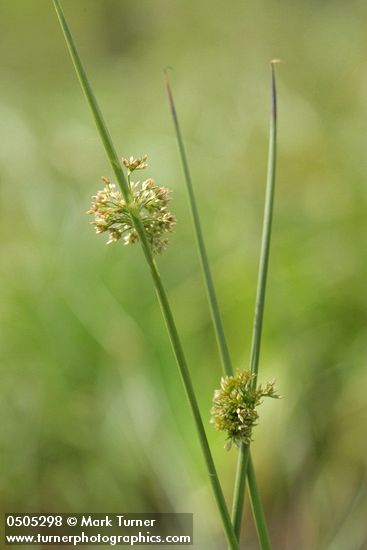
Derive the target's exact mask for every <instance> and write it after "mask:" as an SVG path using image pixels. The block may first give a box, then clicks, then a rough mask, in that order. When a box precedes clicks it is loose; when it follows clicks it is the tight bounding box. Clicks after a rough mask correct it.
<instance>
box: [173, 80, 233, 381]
mask: <svg viewBox="0 0 367 550" xmlns="http://www.w3.org/2000/svg"><path fill="white" fill-rule="evenodd" d="M164 77H165V85H166V89H167V93H168V99H169V104H170V107H171V113H172V119H173V123H174V127H175V132H176V138H177V143H178V148H179V152H180V157H181V162H182V167H183V171H184V176H185V181H186V188H187V192H188V196H189V203H190V210H191V215H192V220H193V223H194V228H195V236H196V242H197V246H198V251H199V258H200V263H201V267H202V271H203V275H204V281H205V287H206V291H207V295H208V300H209V306H210V312H211V316H212V320H213V325H214V330H215V336H216V339H217V344H218V349H219V353H220V357H221V361H222V366H223V371H224V373H225V374H227V375H229V376H230V375H232V374H233V367H232V361H231V358H230V355H229V350H228V345H227V341H226V337H225V334H224V328H223V323H222V318H221V314H220V311H219V306H218V300H217V296H216V292H215V289H214V283H213V277H212V274H211V271H210V267H209V260H208V254H207V251H206V246H205V241H204V236H203V232H202V229H201V223H200V216H199V211H198V207H197V203H196V198H195V193H194V187H193V185H192V180H191V176H190V170H189V164H188V162H187V157H186V152H185V147H184V143H183V139H182V134H181V129H180V125H179V122H178V117H177V112H176V107H175V103H174V100H173V94H172V89H171V86H170V83H169V80H168V74H167V69H166V70H165V72H164Z"/></svg>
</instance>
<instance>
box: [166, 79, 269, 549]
mask: <svg viewBox="0 0 367 550" xmlns="http://www.w3.org/2000/svg"><path fill="white" fill-rule="evenodd" d="M164 77H165V78H164V80H165V86H166V89H167V93H168V99H169V104H170V108H171V113H172V119H173V124H174V128H175V133H176V138H177V143H178V149H179V153H180V157H181V162H182V167H183V172H184V176H185V182H186V188H187V192H188V197H189V203H190V209H191V215H192V219H193V223H194V228H195V235H196V241H197V245H198V252H199V258H200V262H201V267H202V271H203V276H204V282H205V287H206V290H207V295H208V300H209V306H210V311H211V315H212V320H213V325H214V331H215V335H216V339H217V344H218V348H219V354H220V357H221V362H222V368H223V371H224V373H225V374H227V375H229V376H231V375H233V365H232V361H231V358H230V354H229V350H228V345H227V341H226V337H225V333H224V327H223V322H222V317H221V314H220V311H219V306H218V300H217V296H216V292H215V288H214V283H213V278H212V275H211V271H210V267H209V261H208V254H207V251H206V245H205V241H204V236H203V232H202V229H201V223H200V216H199V212H198V207H197V203H196V197H195V193H194V187H193V184H192V180H191V175H190V170H189V165H188V161H187V156H186V151H185V147H184V143H183V139H182V134H181V129H180V124H179V120H178V116H177V111H176V106H175V103H174V99H173V93H172V88H171V86H170V83H169V79H168V73H167V69H166V70H165V72H164ZM249 456H250V450H249V446H247V445H241V448H240V450H239V456H238V462H237V471H236V480H235V489H234V503H233V509H232V524H233V527H234V530H235V533H236V536H237V539H238V540H239V538H240V534H241V523H242V514H243V504H244V494H245V485H246V476H245V474H244V472H246V468H247V463H248V461H249ZM254 475H255V474H254ZM250 490H253V491H257V484H252V485H251V489H250ZM253 500H255V501H259V500H260V495H259V493H257V494H256V495H253ZM253 512H254V514H256V512H257V509H256V508H254V509H253ZM255 523H257V519H256V517H255Z"/></svg>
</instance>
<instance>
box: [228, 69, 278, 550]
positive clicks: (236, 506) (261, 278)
mask: <svg viewBox="0 0 367 550" xmlns="http://www.w3.org/2000/svg"><path fill="white" fill-rule="evenodd" d="M274 64H275V61H272V62H271V64H270V69H271V115H270V130H269V132H270V134H269V156H268V171H267V182H266V195H265V209H264V221H263V231H262V241H261V252H260V263H259V275H258V284H257V292H256V303H255V315H254V325H253V334H252V343H251V355H250V370H251V372H252V373H253V374H255V379H254V383H253V386H254V388H255V387H256V384H257V375H258V371H259V358H260V347H261V335H262V326H263V318H264V306H265V291H266V281H267V275H268V265H269V252H270V240H271V228H272V218H273V206H274V189H275V168H276V138H277V94H276V82H275V71H274ZM247 452H248V453H249V451H247ZM250 463H251V464H252V462H251V458H250ZM245 467H246V461H245V459H243V460H242V470H240V468H239V469H238V470H237V474H238V476H239V477H245V475H246V469H245ZM247 475H248V481H249V493H250V499H251V502H252V511H253V514H254V518H255V523H256V526H257V528H258V533H259V532H260V533H261V534H262V540H265V542H266V544H265V546H261V549H262V550H266V549H268V548H270V547H271V545H270V540H269V536H268V534H267V530H266V529H260V530H259V527H258V526H259V525H260V526H261V525H263V524H264V522H265V519H264V513H263V510H262V506H261V500H260V496H259V491H258V488H257V483H256V482H253V483H250V479H249V472H247ZM254 480H255V473H254V471H253V469H252V481H254ZM255 481H256V480H255ZM242 485H243V484H241V483H240V481H238V482H236V487H237V491H235V495H234V503H233V510H234V511H235V514H234V517H235V521H234V523H233V524H234V526H235V532H236V535H237V537H239V531H238V529H241V523H240V520H239V519H238V516H239V514H240V513H242V508H243V499H244V491H242ZM260 543H261V544H262V542H261V541H260Z"/></svg>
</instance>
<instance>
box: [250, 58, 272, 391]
mask: <svg viewBox="0 0 367 550" xmlns="http://www.w3.org/2000/svg"><path fill="white" fill-rule="evenodd" d="M274 64H275V61H272V62H271V64H270V70H271V116H270V133H269V157H268V173H267V183H266V195H265V209H264V221H263V231H262V239H261V253H260V263H259V276H258V283H257V292H256V304H255V316H254V326H253V333H252V343H251V360H250V369H251V372H252V373H253V374H255V376H256V377H257V374H258V370H259V358H260V347H261V335H262V326H263V318H264V305H265V292H266V282H267V276H268V265H269V252H270V240H271V229H272V220H273V207H274V190H275V169H276V145H277V94H276V82H275V70H274ZM256 382H257V380H256V378H255V380H254V384H255V385H256Z"/></svg>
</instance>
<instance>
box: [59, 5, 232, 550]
mask: <svg viewBox="0 0 367 550" xmlns="http://www.w3.org/2000/svg"><path fill="white" fill-rule="evenodd" d="M53 2H54V6H55V9H56V12H57V15H58V17H59V21H60V24H61V27H62V29H63V32H64V36H65V40H66V42H67V44H68V47H69V51H70V54H71V57H72V59H73V62H74V66H75V69H76V72H77V74H78V76H79V80H80V82H81V85H82V88H83V91H84V93H85V95H86V96H87V99H88V103H89V105H90V107H91V110H92V113H93V116H94V119H95V121H96V124H97V128H98V131H99V134H100V136H101V139H102V142H103V145H104V147H105V149H106V152H107V155H108V158H109V160H110V162H111V165H112V168H113V169H114V172H115V174H116V177H117V180H118V183H119V185H120V187H121V190H122V192H123V193H124V196H125V197H126V198H127V199H128V198H129V187H128V183H127V181H126V179H125V176H124V174H123V171H122V168H121V167H120V165H119V161H118V158H117V155H116V152H115V149H114V147H113V144H112V141H111V138H110V136H109V133H108V131H107V128H106V125H105V123H104V120H103V117H102V113H101V111H100V109H99V107H98V105H97V101H96V98H95V97H94V94H93V92H92V89H91V86H90V84H89V82H88V79H87V75H86V73H85V70H84V68H83V66H82V63H81V60H80V57H79V55H78V52H77V49H76V46H75V43H74V40H73V38H72V35H71V32H70V30H69V28H68V25H67V22H66V19H65V16H64V14H63V11H62V8H61V5H60V3H59V0H53ZM131 216H132V218H133V221H134V225H135V228H136V231H137V233H138V235H139V239H140V242H141V245H142V249H143V253H144V256H145V259H146V261H147V264H148V266H149V269H150V273H151V275H152V279H153V282H154V287H155V290H156V294H157V297H158V300H159V303H160V306H161V310H162V313H163V317H164V319H165V322H166V326H167V330H168V333H169V337H170V341H171V345H172V348H173V351H174V354H175V357H176V361H177V364H178V367H179V371H180V374H181V378H182V381H183V384H184V388H185V391H186V395H187V398H188V401H189V404H190V408H191V412H192V414H193V417H194V421H195V425H196V429H197V433H198V437H199V441H200V445H201V449H202V453H203V455H204V460H205V463H206V467H207V471H208V474H209V478H210V481H211V485H212V488H213V492H214V496H215V499H216V503H217V506H218V509H219V513H220V516H221V519H222V523H223V527H224V531H225V534H226V537H227V541H228V544H229V546H230V548H231V549H232V550H239V546H238V542H237V539H236V537H235V534H234V531H233V528H232V524H231V519H230V515H229V512H228V508H227V505H226V501H225V498H224V494H223V491H222V488H221V485H220V482H219V478H218V475H217V472H216V468H215V464H214V461H213V457H212V454H211V451H210V447H209V443H208V440H207V437H206V433H205V428H204V424H203V421H202V418H201V414H200V410H199V406H198V402H197V399H196V396H195V392H194V388H193V384H192V380H191V376H190V372H189V369H188V366H187V363H186V359H185V356H184V352H183V349H182V345H181V342H180V338H179V335H178V332H177V328H176V324H175V321H174V318H173V314H172V311H171V308H170V305H169V302H168V298H167V294H166V292H165V289H164V286H163V283H162V280H161V277H160V274H159V271H158V267H157V265H156V263H155V261H154V258H153V255H152V252H151V249H150V246H149V243H148V240H147V237H146V233H145V230H144V227H143V224H142V222H141V220H140V218H138V217H137V216H136V215H135V214H134V213H133V212H131Z"/></svg>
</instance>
